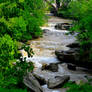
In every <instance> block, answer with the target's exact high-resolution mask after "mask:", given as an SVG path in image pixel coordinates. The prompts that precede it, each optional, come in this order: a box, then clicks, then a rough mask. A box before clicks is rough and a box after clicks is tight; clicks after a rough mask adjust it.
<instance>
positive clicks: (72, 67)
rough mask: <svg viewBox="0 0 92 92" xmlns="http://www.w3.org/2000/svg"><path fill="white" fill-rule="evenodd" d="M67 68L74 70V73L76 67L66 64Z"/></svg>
mask: <svg viewBox="0 0 92 92" xmlns="http://www.w3.org/2000/svg"><path fill="white" fill-rule="evenodd" d="M67 67H68V69H70V70H74V71H75V70H76V65H74V64H71V63H68V65H67Z"/></svg>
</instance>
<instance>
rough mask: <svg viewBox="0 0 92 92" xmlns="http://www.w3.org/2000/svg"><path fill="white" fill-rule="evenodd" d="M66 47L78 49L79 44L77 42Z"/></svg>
mask: <svg viewBox="0 0 92 92" xmlns="http://www.w3.org/2000/svg"><path fill="white" fill-rule="evenodd" d="M67 47H70V48H80V44H79V43H78V42H75V43H71V44H69V45H67Z"/></svg>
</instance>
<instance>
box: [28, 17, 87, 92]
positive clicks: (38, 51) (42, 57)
mask: <svg viewBox="0 0 92 92" xmlns="http://www.w3.org/2000/svg"><path fill="white" fill-rule="evenodd" d="M71 22H72V21H71V20H68V19H62V18H58V17H54V16H50V18H49V20H48V25H47V26H44V27H42V29H43V30H44V34H43V37H41V38H38V39H35V40H31V41H30V46H31V47H32V48H33V51H34V52H35V54H34V56H33V57H32V58H29V59H30V61H32V62H34V64H35V69H34V73H35V74H37V75H38V76H41V77H43V78H45V80H48V79H49V78H53V77H55V76H63V75H69V76H70V80H73V81H75V80H79V79H81V80H84V81H86V79H85V78H84V76H86V75H88V73H86V72H85V71H83V70H82V69H81V68H78V70H77V71H71V70H68V69H67V64H65V63H64V64H59V65H58V66H59V69H58V72H51V71H48V70H41V67H42V65H43V64H48V65H49V64H50V63H58V62H60V61H59V60H58V59H57V57H56V56H55V50H68V49H69V48H68V47H66V45H68V44H70V43H73V42H74V41H75V40H76V38H75V36H74V35H66V33H67V32H68V31H67V30H56V29H55V25H56V24H57V23H71ZM42 88H43V92H66V89H65V88H57V89H49V88H48V87H47V85H46V84H45V85H42Z"/></svg>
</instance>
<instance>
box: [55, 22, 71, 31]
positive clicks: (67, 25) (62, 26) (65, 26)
mask: <svg viewBox="0 0 92 92" xmlns="http://www.w3.org/2000/svg"><path fill="white" fill-rule="evenodd" d="M71 27H72V24H70V23H59V24H56V26H55V29H59V30H69V28H71Z"/></svg>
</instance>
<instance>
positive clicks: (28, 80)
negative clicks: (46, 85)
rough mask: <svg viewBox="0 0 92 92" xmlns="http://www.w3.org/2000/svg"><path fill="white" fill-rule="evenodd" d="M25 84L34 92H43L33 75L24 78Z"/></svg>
mask: <svg viewBox="0 0 92 92" xmlns="http://www.w3.org/2000/svg"><path fill="white" fill-rule="evenodd" d="M24 84H25V85H26V86H27V87H28V88H30V89H31V90H33V91H34V92H43V90H42V87H41V86H40V83H39V82H38V81H37V79H36V78H35V77H34V76H33V74H32V73H29V74H27V76H25V77H24Z"/></svg>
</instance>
